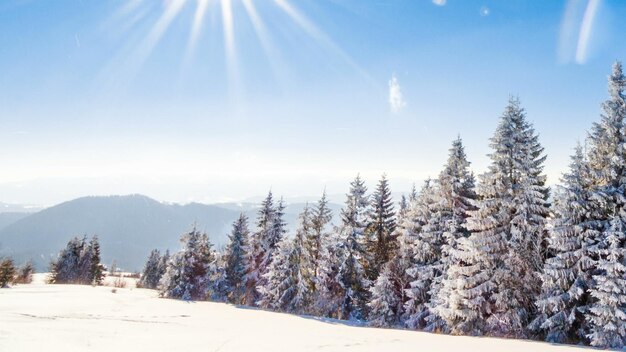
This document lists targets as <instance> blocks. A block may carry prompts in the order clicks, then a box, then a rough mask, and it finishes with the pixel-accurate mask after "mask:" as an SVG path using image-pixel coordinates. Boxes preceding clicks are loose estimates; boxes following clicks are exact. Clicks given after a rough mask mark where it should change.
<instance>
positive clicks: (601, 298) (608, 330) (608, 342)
mask: <svg viewBox="0 0 626 352" xmlns="http://www.w3.org/2000/svg"><path fill="white" fill-rule="evenodd" d="M625 230H626V228H624V222H623V220H622V219H620V218H619V217H618V216H615V217H614V218H613V219H612V221H611V228H610V229H609V230H608V231H606V233H605V242H606V249H602V250H601V252H602V253H601V254H602V256H601V259H600V260H599V262H598V274H597V275H594V277H593V278H594V279H595V285H594V287H593V288H592V289H591V290H590V292H591V296H592V297H593V298H595V301H594V302H593V303H592V304H591V307H590V309H589V313H588V314H587V320H588V321H589V324H590V325H591V333H590V334H589V335H588V337H589V339H590V341H591V345H592V346H596V347H602V348H622V347H624V345H626V248H624V245H623V242H624V240H625V237H626V235H625V234H624V231H625Z"/></svg>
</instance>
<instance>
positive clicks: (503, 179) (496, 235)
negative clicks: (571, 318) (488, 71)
mask: <svg viewBox="0 0 626 352" xmlns="http://www.w3.org/2000/svg"><path fill="white" fill-rule="evenodd" d="M491 147H492V149H493V152H492V153H491V154H490V158H491V165H490V166H489V169H488V171H487V172H486V173H485V174H483V175H481V177H480V182H479V186H478V188H477V193H478V196H479V200H478V201H477V202H476V204H477V206H478V210H476V211H471V212H470V217H469V218H468V225H467V228H468V229H469V230H470V231H472V235H471V236H470V237H469V238H468V240H467V241H462V242H460V243H459V246H460V248H459V252H460V253H459V258H460V263H461V264H460V265H459V266H458V267H457V268H455V269H454V270H453V271H452V272H450V273H449V274H450V275H455V276H456V277H457V278H458V281H457V282H458V285H457V286H458V287H457V289H456V292H454V295H455V296H457V295H458V296H457V297H456V298H455V300H456V301H457V302H458V304H457V303H455V305H456V306H457V307H456V310H457V313H456V314H457V317H456V319H457V321H456V322H455V324H453V326H451V327H450V328H451V329H452V332H455V333H463V332H465V333H472V334H482V333H487V334H490V335H494V336H511V337H523V336H525V335H526V330H525V327H526V326H527V324H528V322H529V319H530V318H531V317H532V314H533V311H534V298H535V297H536V295H537V294H538V292H539V290H540V282H539V280H538V278H537V275H536V273H537V272H538V271H540V270H541V267H542V262H543V260H542V252H541V243H542V242H543V233H544V222H545V218H546V215H547V213H548V211H547V206H546V201H545V199H544V198H545V196H546V193H547V190H546V188H545V187H544V186H543V185H544V183H545V177H544V176H543V175H542V174H541V172H542V169H543V162H544V160H545V157H544V156H542V151H543V148H542V147H541V145H540V144H539V141H538V136H537V135H536V134H535V131H534V129H533V127H532V125H531V124H530V123H529V122H528V121H527V120H526V113H525V111H524V109H523V108H522V107H521V106H520V103H519V100H518V99H516V98H511V99H510V100H509V104H508V106H507V107H506V109H505V111H504V114H503V115H502V117H501V118H500V123H499V125H498V128H497V129H496V132H495V135H494V136H493V137H492V138H491Z"/></svg>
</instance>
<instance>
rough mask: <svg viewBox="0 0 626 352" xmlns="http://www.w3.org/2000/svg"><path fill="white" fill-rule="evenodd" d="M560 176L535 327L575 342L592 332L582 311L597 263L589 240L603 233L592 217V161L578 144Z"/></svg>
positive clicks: (549, 338) (555, 339) (547, 334)
mask: <svg viewBox="0 0 626 352" xmlns="http://www.w3.org/2000/svg"><path fill="white" fill-rule="evenodd" d="M561 181H562V186H561V187H560V188H559V189H558V192H557V193H556V194H555V202H554V206H553V209H552V213H553V216H552V219H551V220H550V223H549V225H550V226H549V231H548V251H547V252H548V258H546V260H545V263H544V265H543V272H542V273H541V281H542V288H541V295H540V296H539V299H538V300H537V302H536V305H537V308H538V310H539V312H538V315H537V317H536V318H535V320H534V321H533V323H532V324H531V329H532V330H535V331H539V332H540V333H541V335H544V336H545V338H546V340H547V341H550V342H557V343H564V342H570V343H577V342H580V341H584V340H585V335H586V332H587V331H588V329H587V327H586V322H585V319H584V316H583V313H584V312H586V311H587V305H588V303H589V295H588V292H587V290H588V289H589V287H590V285H591V274H592V270H593V267H594V262H593V260H592V259H591V256H590V246H589V245H590V244H593V243H594V242H595V240H594V238H596V237H598V234H599V231H597V230H596V229H594V221H593V217H592V216H591V214H592V211H593V209H591V206H590V193H591V184H590V182H591V179H590V174H589V166H588V164H587V161H586V159H585V156H584V153H583V150H582V147H581V146H580V145H578V146H577V147H576V150H575V153H574V155H573V156H572V162H571V163H570V167H569V172H567V173H566V174H564V175H563V178H562V180H561Z"/></svg>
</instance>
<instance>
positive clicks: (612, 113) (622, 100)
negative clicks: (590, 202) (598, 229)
mask: <svg viewBox="0 0 626 352" xmlns="http://www.w3.org/2000/svg"><path fill="white" fill-rule="evenodd" d="M608 80H609V99H608V100H606V101H605V102H604V103H603V104H602V109H603V111H604V113H603V114H602V117H601V119H600V121H599V122H597V123H594V124H593V127H592V130H591V133H590V135H589V146H590V148H589V165H590V167H591V171H592V177H593V180H594V183H595V185H596V186H597V187H599V188H600V189H599V190H598V192H597V193H599V194H598V196H602V197H604V198H615V195H616V194H617V193H619V192H620V191H623V187H624V186H623V185H624V183H626V176H625V170H624V169H625V166H626V161H625V158H626V155H625V153H626V146H625V143H626V134H625V132H624V128H625V125H624V124H625V123H626V121H625V119H626V76H625V75H624V73H623V71H622V64H621V62H616V63H615V64H614V65H613V70H612V73H611V75H610V76H609V79H608ZM610 201H615V199H612V200H610ZM606 209H607V211H609V212H610V211H611V210H612V209H613V208H612V207H611V206H610V205H607V207H606ZM615 210H618V211H619V210H620V208H615ZM608 219H610V217H607V218H606V219H605V220H606V221H607V222H608V221H609V220H608ZM607 228H608V227H607Z"/></svg>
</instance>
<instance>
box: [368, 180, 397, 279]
mask: <svg viewBox="0 0 626 352" xmlns="http://www.w3.org/2000/svg"><path fill="white" fill-rule="evenodd" d="M395 229H396V214H395V212H394V206H393V200H392V199H391V189H390V188H389V181H388V180H387V177H386V176H385V175H383V176H382V178H381V179H380V181H379V182H378V186H377V187H376V190H375V191H374V194H372V196H371V198H370V209H369V212H368V222H367V228H366V230H365V235H366V241H367V242H368V243H367V252H368V253H369V256H371V260H372V261H371V262H370V263H367V264H368V265H367V267H366V271H367V274H368V278H369V279H370V280H372V281H373V280H376V278H377V277H378V274H379V273H380V270H381V269H382V266H383V265H384V264H385V263H386V262H388V261H389V258H390V257H391V253H392V251H393V250H394V249H395V239H394V236H393V234H394V231H395Z"/></svg>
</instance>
